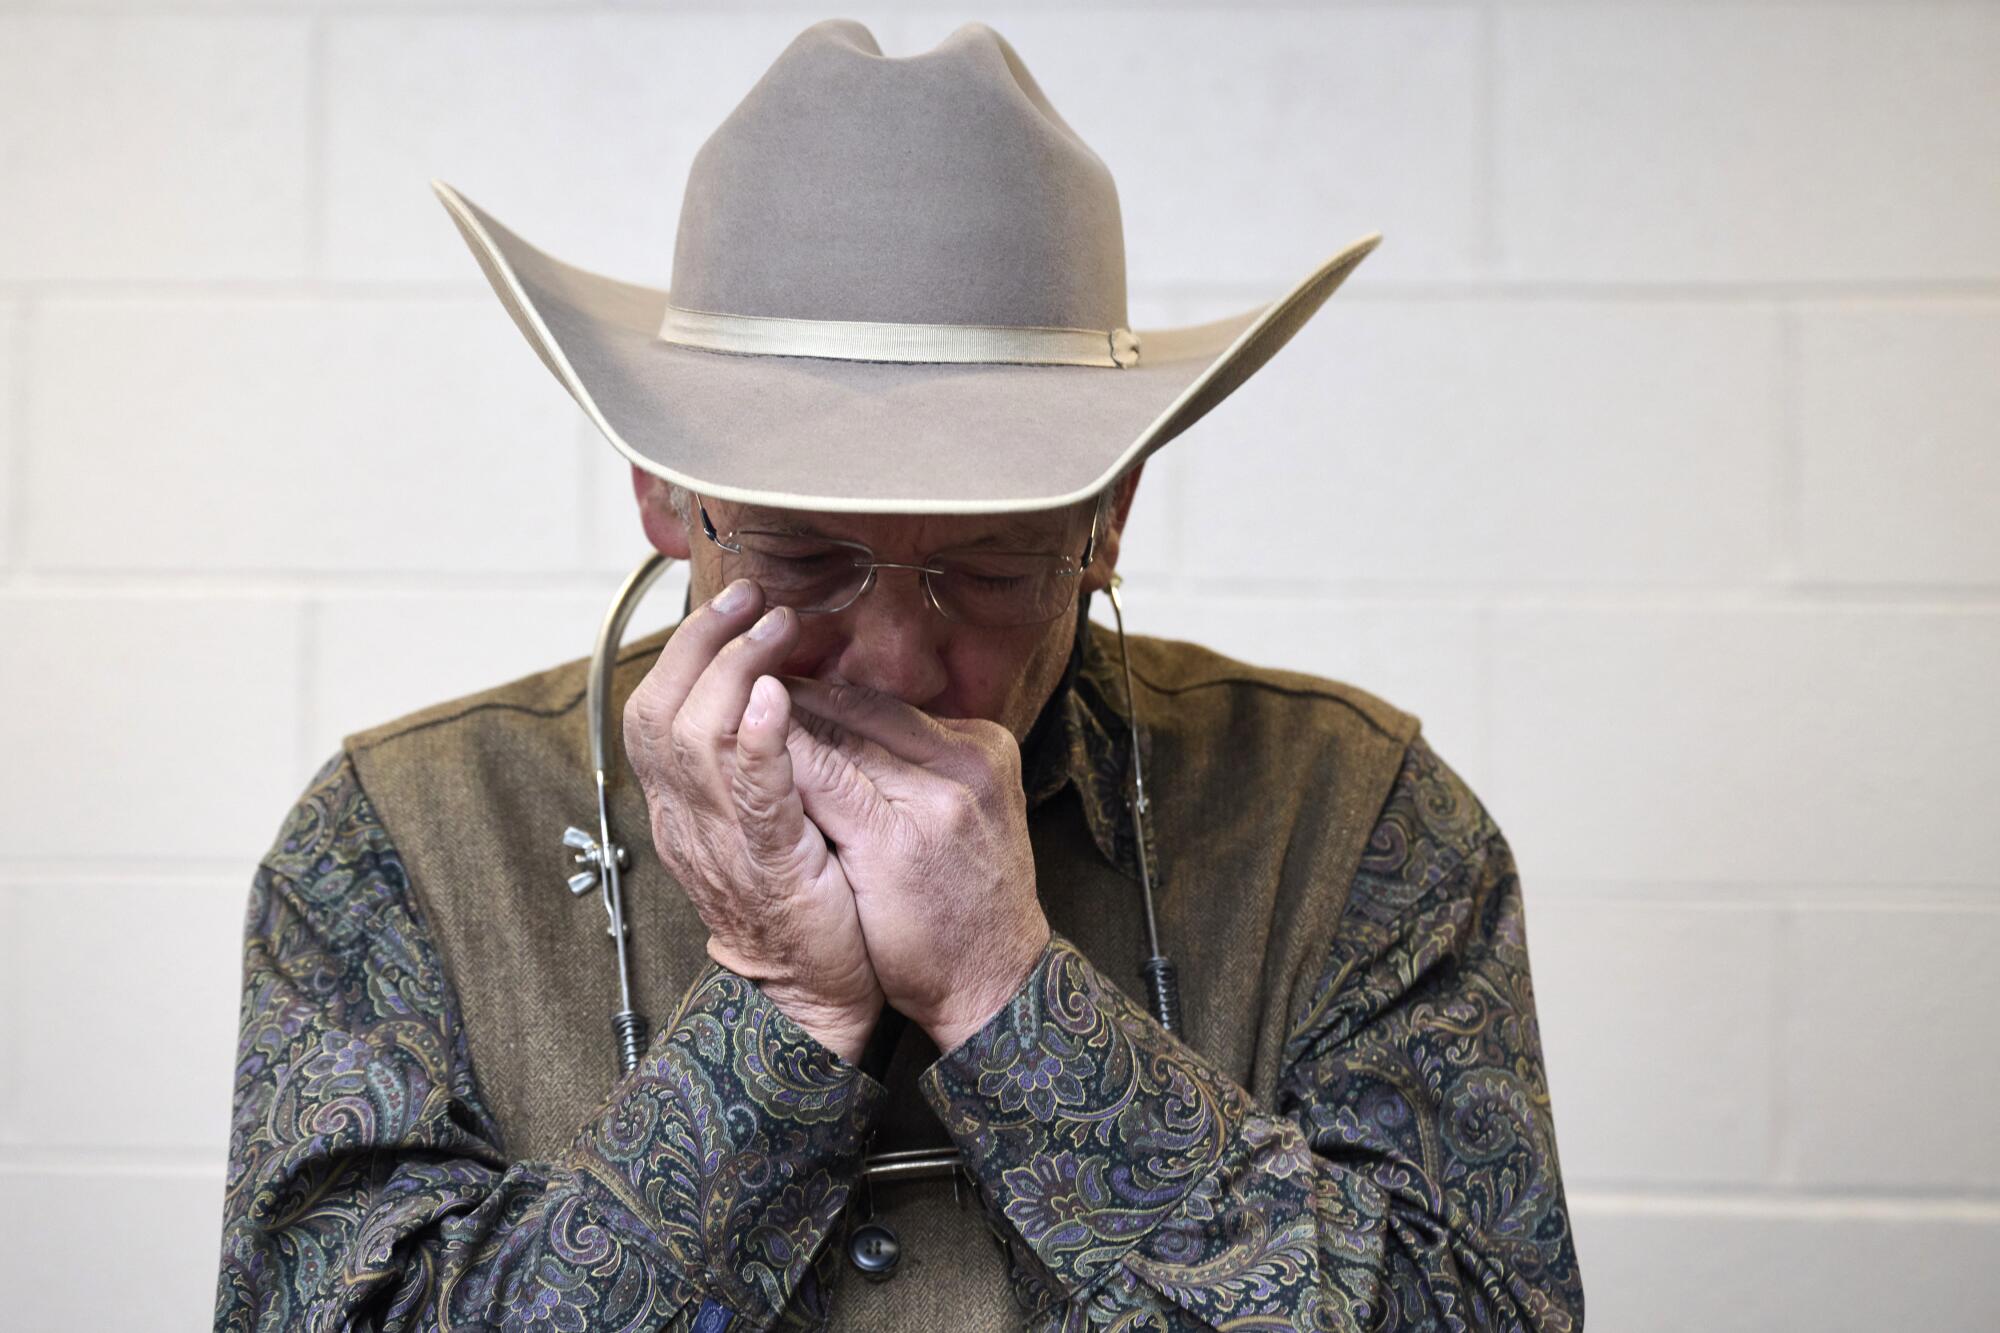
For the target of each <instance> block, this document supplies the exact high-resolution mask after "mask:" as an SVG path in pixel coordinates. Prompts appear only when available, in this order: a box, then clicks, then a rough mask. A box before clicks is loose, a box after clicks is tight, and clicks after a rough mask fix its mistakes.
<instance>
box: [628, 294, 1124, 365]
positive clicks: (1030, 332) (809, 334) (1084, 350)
mask: <svg viewBox="0 0 2000 1333" xmlns="http://www.w3.org/2000/svg"><path fill="white" fill-rule="evenodd" d="M659 336H660V339H661V341H663V342H670V343H677V344H679V345H680V346H682V347H700V348H704V349H706V350H708V351H711V352H749V353H754V354H758V355H763V356H824V357H832V358H834V359H836V360H840V361H911V362H950V363H972V362H1002V363H1007V364H1013V365H1031V366H1115V367H1119V368H1123V367H1127V366H1135V365H1137V364H1138V363H1139V338H1138V335H1136V334H1134V333H1133V332H1132V330H1130V329H1060V328H1040V327H1036V326H1034V325H1020V324H887V323H884V324H875V323H869V322H867V321H863V320H846V319H786V318H782V317H779V316H773V315H723V314H717V313H715V312H714V311H709V310H683V309H681V308H680V307H679V306H675V305H669V306H668V307H667V311H666V316H665V317H664V318H663V319H662V320H661V321H660V334H659Z"/></svg>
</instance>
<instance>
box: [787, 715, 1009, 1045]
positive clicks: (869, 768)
mask: <svg viewBox="0 0 2000 1333" xmlns="http://www.w3.org/2000/svg"><path fill="white" fill-rule="evenodd" d="M785 684H786V686H787V688H788V689H789V690H790V691H791V695H792V703H793V717H794V718H795V720H796V725H795V726H794V727H793V728H792V731H791V734H790V736H789V738H788V741H787V744H788V746H789V748H790V750H791V756H792V771H793V772H794V773H795V774H796V775H797V776H796V780H797V783H798V790H799V795H800V797H801V799H802V800H803V802H804V806H805V812H806V815H807V816H808V817H809V818H810V819H811V820H812V822H813V823H815V824H817V825H818V826H819V827H820V828H822V829H824V830H825V831H826V833H827V835H828V836H829V837H831V838H832V839H833V842H834V848H835V853H836V856H837V858H838V860H839V862H840V866H841V868H842V870H843V871H844V872H845V873H846V875H847V882H848V883H849V884H850V885H851V886H852V887H853V892H854V902H855V906H856V908H857V910H858V912H859V914H860V920H861V931H862V934H863V935H864V936H865V937H866V939H867V943H868V956H869V959H870V960H871V962H872V963H873V964H874V968H875V976H876V978H877V979H878V980H879V981H880V983H881V986H882V991H883V994H884V996H885V997H886V998H887V1000H888V1002H889V1003H890V1004H891V1005H892V1006H894V1007H895V1008H896V1009H897V1010H898V1011H900V1012H901V1013H903V1014H904V1015H906V1016H907V1017H908V1018H909V1019H910V1020H911V1021H912V1022H914V1023H917V1024H918V1025H920V1026H921V1027H922V1028H923V1029H924V1030H925V1031H926V1032H927V1033H929V1034H930V1036H931V1039H932V1040H933V1041H935V1042H936V1043H937V1046H938V1049H939V1050H940V1051H950V1050H951V1049H952V1048H953V1047H955V1046H957V1045H959V1044H960V1043H961V1042H963V1041H964V1040H965V1038H967V1037H969V1036H971V1035H972V1034H973V1033H974V1032H977V1031H978V1030H979V1029H980V1028H981V1027H982V1026H984V1025H985V1023H986V1021H987V1020H988V1019H989V1018H991V1017H992V1016H993V1014H995V1013H996V1012H998V1011H999V1009H1000V1007H1001V1006H1002V1005H1004V1004H1005V1003H1006V1002H1007V1001H1008V1000H1009V999H1010V998H1012V996H1013V994H1014V992H1015V991H1016V990H1018V989H1019V988H1020V986H1021V983H1022V982H1023V981H1024V980H1026V978H1027V975H1028V973H1029V972H1030V971H1031V970H1032V969H1033V968H1034V965H1035V962H1036V960H1037V959H1039V958H1040V956H1041V953H1042V950H1043V948H1044V947H1046V945H1047V944H1048V941H1049V923H1048V919H1047V918H1046V917H1045V916H1044V915H1043V913H1042V907H1041V902H1040V901H1039V899H1038V898H1037V897H1036V894H1035V861H1034V852H1033V849H1032V847H1031V845H1030V843H1029V841H1028V813H1027V798H1026V796H1025V795H1024V794H1023V792H1022V790H1021V750H1020V746H1019V745H1018V744H1017V743H1016V742H1015V740H1014V737H1013V734H1012V733H1010V732H1009V731H1008V730H1007V729H1006V728H1005V727H1003V726H1001V725H1000V724H999V723H997V722H987V721H982V720H977V719H959V718H935V717H932V716H930V715H929V714H927V713H925V712H923V711H921V710H920V709H917V708H913V707H911V706H910V705H908V704H906V703H904V702H902V701H901V700H900V699H897V698H895V697H894V696H892V695H888V694H883V693H881V692H879V691H875V690H869V689H864V688H862V687H859V686H854V685H830V684H827V683H825V682H823V681H816V680H804V679H797V678H791V677H787V678H786V681H785Z"/></svg>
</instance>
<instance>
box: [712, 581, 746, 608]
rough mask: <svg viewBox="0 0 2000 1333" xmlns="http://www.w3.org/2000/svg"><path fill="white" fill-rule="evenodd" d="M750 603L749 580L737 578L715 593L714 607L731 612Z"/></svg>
mask: <svg viewBox="0 0 2000 1333" xmlns="http://www.w3.org/2000/svg"><path fill="white" fill-rule="evenodd" d="M748 605H750V580H749V579H738V580H736V582H734V583H732V584H730V585H729V586H728V587H727V588H724V589H723V590H722V591H721V592H719V593H717V594H716V597H715V609H716V610H718V611H724V612H729V613H731V614H733V613H735V612H737V611H741V610H742V609H743V608H744V607H746V606H748Z"/></svg>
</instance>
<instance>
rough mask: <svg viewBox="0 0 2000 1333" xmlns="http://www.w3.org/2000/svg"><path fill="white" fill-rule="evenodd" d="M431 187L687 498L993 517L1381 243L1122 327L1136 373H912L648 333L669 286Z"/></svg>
mask: <svg viewBox="0 0 2000 1333" xmlns="http://www.w3.org/2000/svg"><path fill="white" fill-rule="evenodd" d="M431 187H432V189H434V190H435V191H436V192H437V195H438V197H439V198H440V199H441V200H443V201H444V205H445V208H446V210H447V211H448V212H449V213H450V214H451V218H452V221H453V222H455V223H456V224H457V225H458V229H459V232H460V233H461V234H462V235H463V236H464V237H465V241H466V244H467V245H469V246H470V247H471V248H472V253H473V255H474V257H475V258H477V259H478V261H479V266H480V269H481V270H482V271H483V272H484V273H485V274H486V278H487V281H488V282H490V283H491V284H492V286H493V290H494V291H495V292H496V293H497V294H498V295H499V297H500V300H501V303H502V304H503V305H505V306H506V308H507V313H508V314H509V315H511V316H512V317H513V320H514V323H515V325H516V326H517V327H518V328H519V329H520V330H521V333H522V335H523V336H524V337H526V338H527V340H528V343H529V345H530V346H532V347H533V348H534V349H535V352H536V354H537V355H538V356H540V357H541V359H542V363H543V364H544V365H546V366H547V367H548V368H549V371H550V373H551V374H553V375H554V376H555V377H556V379H557V380H558V381H559V382H560V383H561V384H562V386H563V387H564V388H565V389H567V390H568V391H569V393H570V396H571V397H573V398H575V399H576V401H577V402H578V404H580V405H581V406H582V407H583V410H584V411H585V413H587V414H588V415H589V417H590V419H591V420H592V421H593V422H594V423H595V424H596V426H597V428H598V429H599V430H600V431H601V432H603V434H604V436H605V438H606V439H608V440H610V441H611V443H612V445H614V446H615V447H616V448H617V449H618V451H619V452H620V453H622V454H624V455H625V456H626V457H627V458H629V459H630V460H631V461H632V462H633V463H635V464H637V465H638V466H639V467H641V468H644V469H645V470H646V471H648V472H651V473H653V474H655V475H656V476H660V477H664V478H665V479H666V480H668V481H670V482H677V483H679V484H680V485H683V486H686V487H688V488H689V489H691V490H694V491H696V492H697V493H699V494H702V495H706V496H714V497H719V498H721V499H725V500H732V501H736V502H739V503H743V504H759V505H768V506H772V507H776V508H785V509H814V510H825V511H851V512H869V513H967V514H971V513H1005V512H1012V511H1020V510H1038V509H1052V508H1057V507H1060V506H1064V505H1068V504H1073V503H1075V502H1077V501H1080V500H1084V499H1088V498H1090V497H1092V496H1094V495H1096V494H1097V493H1098V492H1099V491H1101V490H1102V489H1103V488H1104V487H1105V486H1107V485H1109V484H1110V483H1111V482H1112V481H1113V480H1115V479H1116V478H1117V477H1118V476H1119V474H1121V473H1122V472H1124V471H1126V470H1127V469H1129V468H1130V467H1131V466H1132V465H1134V464H1135V463H1137V462H1139V461H1140V460H1141V459H1143V458H1144V457H1146V456H1147V455H1148V454H1150V453H1151V452H1152V451H1153V450H1155V449H1157V448H1159V447H1160V446H1161V445H1163V444H1165V443H1166V442H1167V441H1169V440H1171V439H1173V438H1174V437H1175V436H1176V435H1178V434H1180V433H1181V432H1182V431H1184V430H1186V429H1187V428H1188V427H1189V426H1191V425H1193V424H1194V423H1195V422H1196V421H1198V420H1199V419H1200V418H1201V417H1202V416H1204V415H1206V414H1207V413H1208V412H1209V411H1210V410H1212V409H1213V408H1214V407H1215V406H1216V405H1217V404H1218V403H1220V402H1221V401H1222V400H1223V399H1225V398H1227V397H1228V396H1229V395H1230V394H1231V393H1233V392H1235V391H1236V389H1237V388H1238V387H1239V386H1241V385H1242V384H1243V382H1244V381H1245V380H1247V379H1249V378H1250V376H1251V375H1253V374H1255V373H1256V371H1257V370H1258V369H1259V368H1260V367H1262V366H1263V364H1264V363H1265V362H1266V361H1268V360H1270V358H1271V357H1272V356H1273V355H1274V354H1275V353H1276V352H1277V351H1278V349H1279V348H1281V347H1283V346H1284V345H1285V344H1286V343H1287V342H1289V341H1290V340H1291V338H1292V335H1294V334H1295V333H1297V332H1298V331H1299V329H1300V328H1302V327H1303V326H1304V325H1305V322H1306V321H1307V320H1308V319H1310V318H1311V317H1312V316H1313V314H1314V313H1315V312H1316V311H1318V309H1319V308H1320V306H1321V305H1322V304H1324V303H1325V301H1326V299H1327V298H1328V297H1330V296H1332V295H1333V293H1334V291H1335V290H1336V289H1337V288H1338V287H1339V286H1340V284H1341V283H1342V282H1343V281H1345V280H1346V278H1347V275H1348V274H1349V273H1351V272H1353V271H1354V268H1355V266H1356V265H1357V264H1359V263H1360V262H1361V260H1362V259H1363V258H1365V257H1366V256H1367V255H1368V253H1369V252H1370V251H1371V250H1373V249H1374V248H1375V246H1376V245H1377V244H1378V243H1380V241H1381V239H1382V237H1381V234H1380V233H1379V232H1377V233H1370V234H1369V235H1367V236H1364V237H1362V238H1360V239H1359V240H1357V241H1355V242H1354V243H1353V244H1351V245H1349V246H1347V248H1345V249H1344V250H1342V251H1340V253H1338V254H1336V255H1334V256H1333V257H1332V258H1331V259H1329V260H1327V261H1326V262H1325V263H1323V264H1321V265H1319V266H1318V267H1316V268H1315V269H1314V270H1313V271H1312V272H1311V273H1309V274H1308V275H1307V276H1306V277H1305V278H1304V279H1303V280H1302V281H1300V282H1299V283H1298V284H1296V285H1295V286H1294V287H1292V289H1291V290H1290V291H1288V292H1285V293H1284V294H1283V295H1281V296H1279V297H1278V298H1277V299H1276V300H1273V301H1270V302H1268V303H1266V304H1263V305H1259V306H1255V307H1253V308H1251V309H1249V310H1244V311H1240V312H1238V313H1237V314H1234V315H1231V316H1229V317H1227V318H1224V319H1219V320H1215V321H1213V322H1211V323H1207V324H1199V325H1183V326H1178V327H1173V328H1161V329H1152V330H1145V329H1141V330H1136V332H1137V334H1138V338H1139V362H1138V364H1137V365H1134V366H1129V367H1124V368H1115V367H1097V366H1047V365H1013V364H986V363H981V364H970V365H968V364H946V365H939V364H928V363H926V364H912V363H903V362H886V361H849V360H838V359H833V358H828V357H810V356H783V355H771V354H764V353H734V352H715V351H708V350H705V349H699V348H692V347H683V346H680V345H678V344H675V343H669V342H665V341H663V340H662V339H660V338H659V337H658V336H657V334H658V331H659V327H660V321H661V319H662V317H663V315H664V314H665V308H666V305H667V300H668V294H667V292H666V291H664V290H661V289H658V288H652V287H645V286H640V285H638V284H635V283H629V282H622V281H619V280H618V279H615V278H609V277H605V276H604V275H602V274H597V273H591V272H588V271H586V270H583V269H580V268H577V267H575V266H574V265H571V264H566V263H564V262H563V261H561V260H559V259H556V258H555V257H553V256H552V255H549V254H546V253H544V252H543V251H541V250H539V249H537V248H536V247H534V246H533V245H530V244H529V243H528V242H527V241H525V240H523V239H521V237H519V236H517V235H516V234H515V233H514V232H512V231H510V230H508V229H507V228H506V227H504V226H502V225H501V224H500V223H499V222H498V221H497V220H496V219H495V218H494V217H493V216H492V215H491V214H489V213H487V212H486V211H485V210H484V209H481V208H479V207H478V206H477V205H475V204H474V203H472V202H471V201H470V200H469V199H467V198H465V197H464V196H463V195H462V194H460V193H459V192H458V191H457V190H455V189H453V188H452V187H451V186H449V185H447V184H445V183H444V182H443V181H441V180H433V181H432V182H431Z"/></svg>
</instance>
